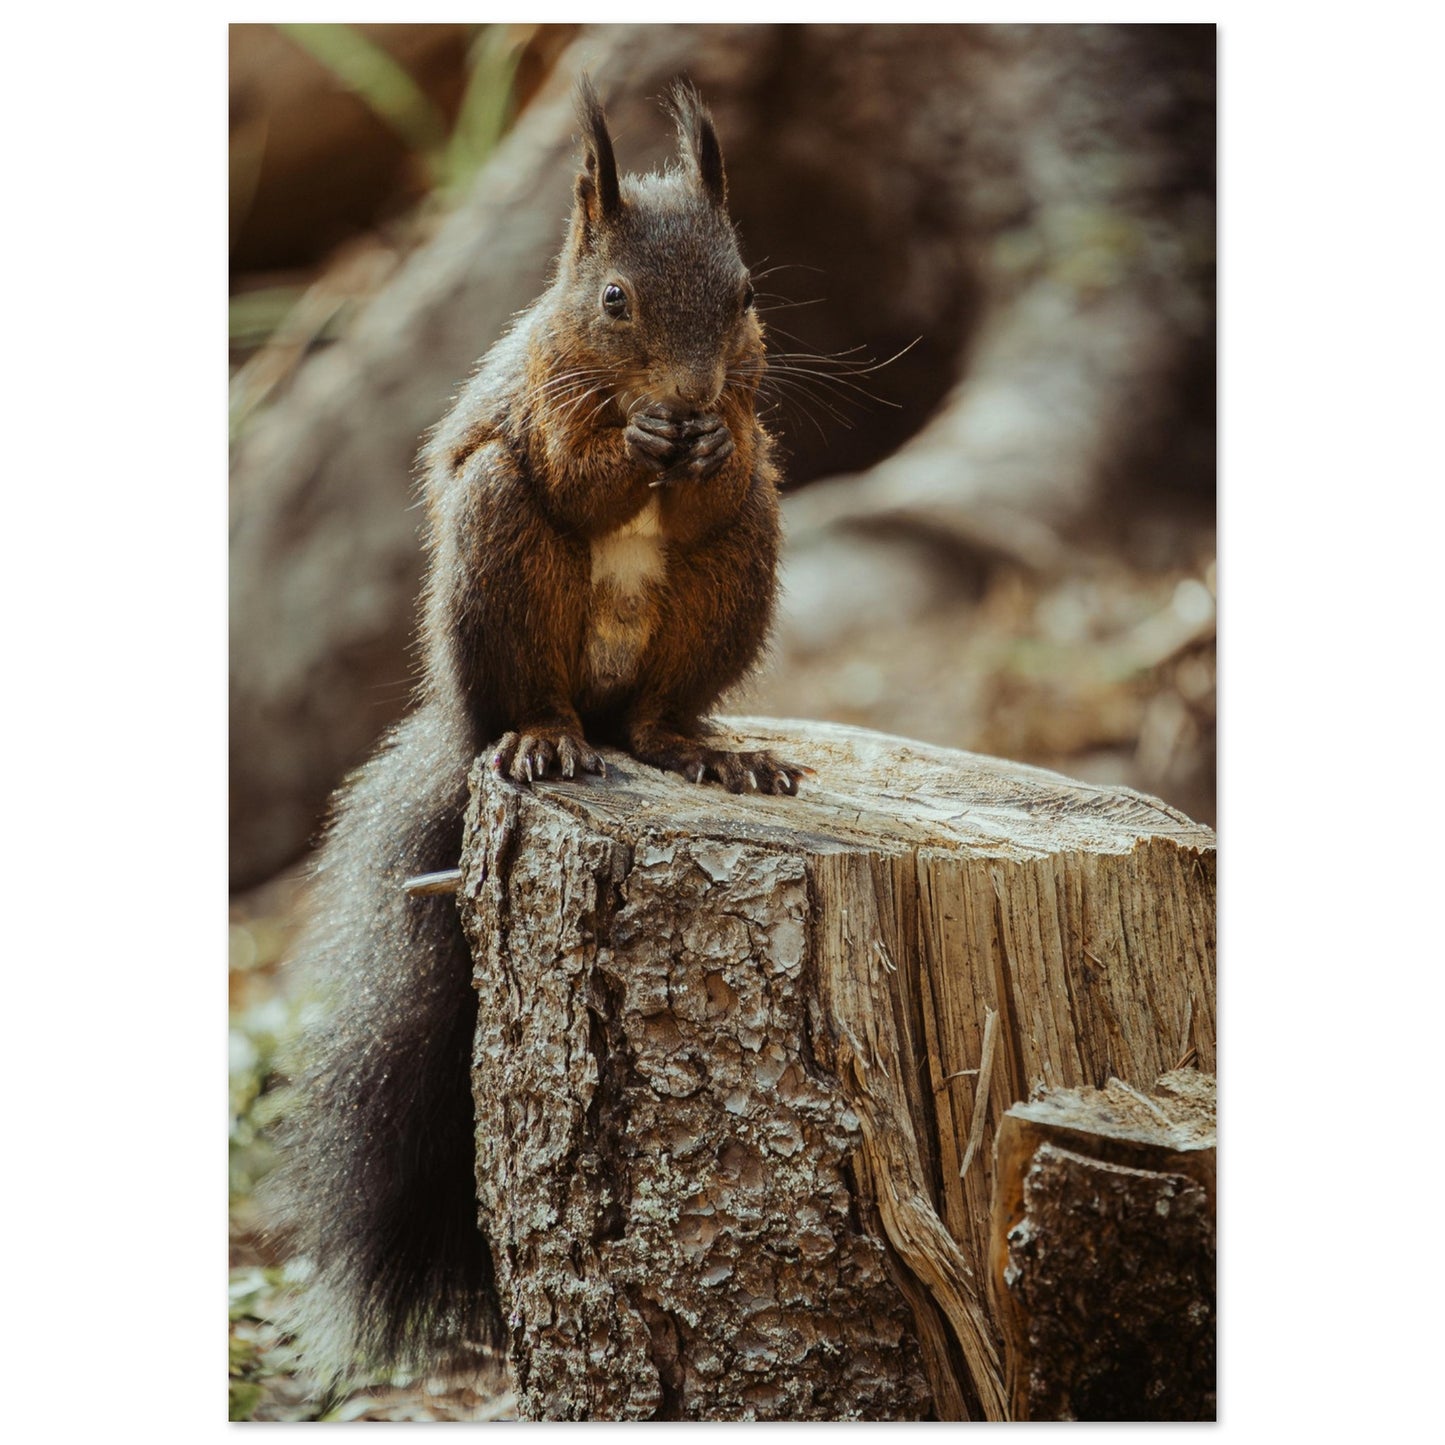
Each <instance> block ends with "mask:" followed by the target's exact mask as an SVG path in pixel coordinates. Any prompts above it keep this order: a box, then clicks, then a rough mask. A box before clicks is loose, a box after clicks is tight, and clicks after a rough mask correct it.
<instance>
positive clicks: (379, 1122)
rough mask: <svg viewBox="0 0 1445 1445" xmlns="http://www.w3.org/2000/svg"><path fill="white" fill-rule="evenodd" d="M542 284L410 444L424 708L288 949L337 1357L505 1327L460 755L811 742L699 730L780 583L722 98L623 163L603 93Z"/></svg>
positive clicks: (365, 1368) (678, 110)
mask: <svg viewBox="0 0 1445 1445" xmlns="http://www.w3.org/2000/svg"><path fill="white" fill-rule="evenodd" d="M577 106H578V117H579V120H580V123H581V128H582V145H583V154H584V166H583V169H582V171H581V173H580V174H579V175H578V177H577V181H576V187H575V195H574V201H573V208H572V215H571V220H570V224H569V227H568V233H567V239H566V243H565V245H564V248H563V251H562V254H561V256H560V257H559V258H558V262H557V266H556V271H555V274H554V277H553V279H552V281H551V283H550V285H549V287H548V289H547V290H546V291H545V292H544V293H543V294H542V296H541V297H540V298H539V299H538V300H537V301H536V302H534V303H533V305H532V306H531V307H529V308H528V309H527V310H526V311H525V312H523V313H522V314H521V316H520V317H519V318H518V319H517V321H516V323H515V325H514V326H513V327H512V329H511V330H510V331H509V332H508V334H507V335H505V336H504V337H503V338H502V339H501V340H500V341H498V342H497V344H496V345H495V346H494V347H493V348H492V349H491V350H490V351H489V352H488V353H487V355H486V356H485V357H484V358H483V359H482V361H481V363H480V365H479V367H478V369H477V371H476V373H475V375H474V376H473V378H472V379H471V381H470V382H469V384H468V385H467V386H466V387H465V389H464V390H463V392H462V394H461V396H460V397H459V399H458V401H457V403H456V405H455V407H454V408H453V410H452V412H451V413H450V415H449V416H448V417H447V419H446V420H445V421H444V422H443V423H442V424H441V425H440V427H439V428H438V429H437V430H436V432H435V434H434V435H433V437H432V438H431V440H430V442H429V444H428V445H427V447H426V448H425V451H424V453H423V468H424V483H423V485H424V499H425V506H426V519H427V523H426V530H427V545H428V559H429V560H428V573H427V580H426V584H425V589H424V592H423V598H422V623H421V632H422V655H423V662H424V671H423V677H422V680H421V683H420V686H419V692H418V702H417V707H416V709H415V711H413V712H412V714H411V715H410V716H409V717H408V718H406V719H405V720H404V721H403V722H402V723H401V724H400V725H399V726H398V727H397V728H395V729H394V730H393V732H392V733H391V734H390V735H389V737H388V738H387V739H386V741H385V742H384V743H383V744H382V747H381V749H380V751H379V752H378V754H377V756H376V757H374V758H373V759H372V761H371V762H370V763H369V764H367V765H366V766H365V767H364V768H363V769H361V770H360V772H358V773H357V774H356V775H355V776H354V777H353V778H352V779H351V780H349V782H348V783H347V784H346V786H345V787H344V788H343V789H342V791H341V792H340V794H339V795H338V798H337V800H336V803H335V806H334V811H333V817H332V822H331V825H330V829H329V832H328V835H327V838H326V841H325V843H324V845H323V848H322V850H321V853H320V856H319V861H318V864H317V867H316V870H315V883H314V892H313V902H312V911H311V916H310V919H309V921H308V924H307V927H306V929H305V931H304V934H303V937H302V939H301V941H300V943H299V945H298V949H297V961H298V963H299V965H300V967H301V968H302V970H303V971H304V972H305V973H306V974H307V975H309V977H310V978H311V980H312V981H313V983H314V985H315V986H316V987H317V988H318V991H319V992H320V993H321V995H322V998H323V1002H324V1012H323V1021H322V1022H321V1023H319V1024H317V1025H316V1026H314V1027H313V1028H312V1029H311V1032H310V1035H309V1036H308V1037H306V1038H305V1039H303V1041H302V1045H301V1050H300V1052H301V1057H302V1058H303V1059H304V1060H305V1062H304V1064H303V1065H301V1066H299V1067H298V1069H297V1070H296V1072H295V1077H294V1090H293V1093H294V1100H295V1102H294V1104H293V1106H292V1107H291V1108H290V1109H289V1110H288V1112H287V1115H286V1119H285V1121H284V1123H283V1126H282V1135H281V1138H280V1140H279V1143H280V1146H281V1163H280V1165H279V1167H278V1169H277V1171H276V1173H275V1174H274V1175H273V1180H272V1185H271V1195H272V1205H271V1210H272V1216H273V1218H274V1220H275V1223H276V1226H277V1228H278V1230H280V1231H281V1232H283V1233H285V1234H286V1235H287V1236H289V1241H290V1245H291V1248H292V1249H293V1250H294V1252H295V1253H296V1254H298V1255H300V1256H302V1257H304V1258H305V1259H306V1260H308V1261H309V1262H310V1266H311V1275H310V1278H309V1280H308V1281H307V1283H306V1285H305V1287H304V1289H303V1291H302V1292H301V1294H300V1297H299V1300H298V1302H297V1304H296V1306H295V1310H294V1314H293V1317H292V1318H291V1319H290V1320H289V1322H288V1323H289V1326H290V1328H291V1329H292V1331H293V1333H294V1335H295V1336H296V1338H297V1340H298V1342H299V1345H300V1349H301V1352H302V1357H303V1360H304V1361H305V1362H306V1363H307V1364H308V1365H309V1366H310V1367H311V1368H312V1369H313V1370H315V1371H316V1372H317V1373H318V1374H319V1375H321V1376H322V1377H323V1378H329V1379H333V1380H334V1379H338V1378H355V1377H358V1376H361V1375H365V1374H368V1373H369V1374H373V1375H376V1374H380V1373H382V1372H386V1371H395V1370H413V1371H414V1370H433V1369H436V1368H442V1367H446V1366H448V1365H454V1364H457V1363H459V1362H461V1361H464V1360H466V1359H469V1358H474V1357H475V1352H476V1351H477V1349H478V1348H479V1347H483V1346H488V1345H495V1344H497V1343H498V1342H499V1341H500V1339H501V1337H502V1319H501V1312H500V1307H499V1303H498V1300H497V1296H496V1290H495V1287H494V1282H493V1272H492V1259H491V1253H490V1249H489V1246H488V1243H487V1239H486V1236H485V1233H484V1232H483V1231H484V1227H485V1226H484V1225H483V1226H482V1227H479V1223H478V1217H477V1202H476V1187H475V1180H474V1177H473V1157H474V1145H473V1137H472V1136H473V1127H474V1124H473V1105H472V1097H471V1085H470V1060H471V1049H472V1040H473V1034H474V1031H475V1027H476V996H475V994H474V992H473V990H472V987H471V967H472V965H471V957H470V954H469V951H468V948H467V945H466V941H465V939H464V937H463V934H462V929H461V926H460V921H459V917H458V912H457V908H456V904H455V902H454V900H453V899H451V898H449V897H445V896H412V895H409V894H408V893H407V892H406V891H404V889H403V887H402V885H403V882H404V880H405V879H407V878H408V877H411V876H413V875H416V874H420V873H428V872H435V871H439V870H443V869H447V868H451V867H454V866H455V864H456V862H457V858H458V855H459V852H460V848H461V841H462V825H463V814H464V809H465V806H466V802H467V775H468V772H469V770H470V767H471V764H472V761H473V759H474V758H475V757H476V756H477V754H478V753H479V752H481V751H482V750H483V749H486V750H488V752H489V754H490V761H491V765H492V767H493V768H494V769H495V770H496V771H497V772H499V773H500V774H502V775H503V776H504V777H507V778H509V779H511V780H512V781H513V782H515V783H517V784H521V785H528V784H530V783H531V782H532V781H534V780H536V779H540V778H562V779H570V778H576V777H577V776H578V775H579V774H582V773H593V774H605V765H604V763H603V760H602V758H601V756H600V754H599V753H597V751H596V750H595V746H596V745H597V744H599V743H610V744H613V745H616V746H619V747H621V748H624V749H626V750H627V751H628V752H629V753H631V755H632V756H633V757H635V758H637V759H639V760H640V761H642V762H644V763H649V764H652V765H654V766H656V767H659V768H663V769H668V770H671V771H674V772H678V773H681V774H683V775H684V776H685V777H686V778H688V779H690V780H691V781H693V782H703V781H713V782H717V783H721V784H722V785H723V786H724V787H727V788H729V789H730V790H732V791H737V792H741V791H746V790H748V789H749V788H756V789H757V790H758V791H760V792H765V793H793V792H796V790H797V786H798V783H799V780H800V779H801V777H803V776H804V775H805V774H806V772H807V771H808V770H807V769H805V768H801V767H798V766H796V765H794V764H790V763H787V762H784V761H781V760H779V759H778V758H776V757H774V756H773V755H772V754H770V753H766V752H742V753H736V752H728V751H724V750H721V749H718V748H715V747H713V746H711V745H710V743H709V741H708V740H707V737H706V734H705V729H704V719H705V716H706V714H707V712H708V710H709V709H710V708H711V707H712V706H713V705H714V704H715V703H716V702H717V700H718V699H719V697H720V696H721V695H722V694H723V693H724V692H725V691H726V690H727V689H728V688H729V687H731V686H732V685H734V684H735V683H737V682H738V681H739V680H740V679H741V678H742V677H743V676H744V675H745V674H746V673H747V671H748V670H749V668H750V667H751V666H752V665H753V664H754V663H755V661H756V660H757V658H758V657H759V655H760V652H761V650H762V648H763V646H764V644H765V641H766V638H767V633H768V629H769V625H770V622H771V618H772V611H773V603H774V596H775V591H776V566H777V555H778V546H779V520H778V502H777V471H776V467H775V464H774V461H773V445H772V441H771V438H770V437H769V435H768V433H767V432H766V430H765V429H764V428H763V426H762V425H761V424H760V423H759V421H758V418H757V416H756V411H755V400H756V393H757V388H758V384H759V382H760V380H761V378H762V375H763V370H764V365H765V362H764V339H763V328H762V324H761V322H760V320H759V318H758V316H757V314H756V311H755V310H754V307H753V294H752V287H751V283H750V281H749V277H748V272H747V269H746V268H745V266H744V265H743V262H742V260H741V257H740V254H739V248H738V242H737V237H736V234H735V232H734V229H733V226H732V223H731V221H730V220H729V218H728V214H727V210H726V204H725V203H726V190H727V186H726V178H725V174H724V170H723V161H722V154H721V151H720V149H719V146H718V140H717V135H716V132H715V130H714V127H713V123H712V120H711V117H710V116H709V114H708V112H707V110H706V109H705V107H704V106H703V104H702V102H701V100H700V99H699V97H698V95H697V93H696V91H695V90H694V89H693V88H692V86H691V85H690V84H686V83H684V84H681V85H679V86H678V87H676V89H675V90H674V91H673V93H672V96H671V98H670V103H669V108H670V111H671V114H672V116H673V118H674V120H675V121H676V123H677V127H678V135H679V147H678V151H679V157H678V164H677V165H675V166H671V167H669V168H668V170H667V171H666V172H664V173H662V174H653V175H643V176H619V174H618V171H617V165H616V161H615V158H614V155H613V148H612V141H611V137H610V135H609V134H608V130H607V125H606V120H605V118H604V115H603V112H602V108H601V105H600V103H599V102H598V99H597V96H596V93H595V91H594V90H593V88H592V86H591V84H590V83H589V82H588V81H587V80H586V78H585V77H584V78H583V80H582V81H581V82H580V83H579V86H578V90H577Z"/></svg>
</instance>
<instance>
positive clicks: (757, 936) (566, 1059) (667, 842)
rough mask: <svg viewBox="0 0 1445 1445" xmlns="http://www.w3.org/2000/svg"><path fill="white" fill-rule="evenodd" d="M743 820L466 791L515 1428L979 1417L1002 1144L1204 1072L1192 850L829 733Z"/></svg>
mask: <svg viewBox="0 0 1445 1445" xmlns="http://www.w3.org/2000/svg"><path fill="white" fill-rule="evenodd" d="M720 729H721V731H722V732H723V734H724V737H725V739H728V740H733V741H735V743H736V745H739V746H748V747H755V746H765V747H772V748H774V749H776V750H777V751H778V752H779V753H780V754H781V755H783V756H786V757H788V758H790V759H793V760H796V761H799V762H802V763H805V764H807V765H809V766H811V767H813V768H814V769H816V776H814V777H812V778H810V779H807V780H806V782H805V784H804V788H803V791H802V795H801V796H799V797H796V798H765V797H759V796H755V795H746V796H733V795H730V794H728V793H725V792H723V791H721V790H720V789H718V788H714V787H698V786H695V785H692V784H690V783H687V782H685V781H683V780H682V779H680V778H678V777H675V776H671V775H664V774H661V773H658V772H656V771H654V770H652V769H650V768H647V767H644V766H642V765H640V764H638V763H636V762H634V761H633V760H632V759H630V758H627V757H625V756H623V755H620V754H616V753H609V754H607V762H608V769H609V775H608V777H607V778H605V779H592V778H588V779H586V780H584V781H581V782H569V783H556V784H539V785H537V786H535V787H532V788H530V789H527V788H520V787H517V786H515V785H513V784H511V783H507V782H504V781H502V780H500V779H498V778H496V777H495V776H493V775H492V774H491V773H490V771H489V770H488V769H487V768H486V767H485V764H484V763H479V765H478V767H477V770H476V772H475V773H474V777H473V784H474V793H473V800H472V807H471V811H470V813H469V816H468V826H467V835H466V841H465V844H464V849H463V858H462V881H461V885H460V894H459V903H460V905H461V908H462V913H463V917H464V920H465V923H466V926H467V930H468V934H469V937H470V939H471V942H472V947H473V952H474V956H475V960H476V985H477V988H478V991H479V994H480V1004H481V1007H480V1015H479V1017H480V1022H479V1026H478V1033H477V1042H476V1051H475V1055H474V1074H473V1077H474V1086H475V1094H476V1102H477V1177H478V1189H479V1197H480V1201H481V1213H482V1218H483V1220H484V1222H485V1227H486V1228H487V1230H488V1232H489V1234H490V1237H491V1240H492V1245H493V1251H494V1255H495V1257H496V1264H497V1278H498V1284H499V1288H500V1290H501V1292H502V1299H503V1307H504V1310H505V1311H506V1312H508V1314H509V1320H510V1351H511V1357H512V1365H513V1370H514V1373H515V1381H516V1388H517V1393H518V1401H519V1410H520V1413H521V1414H522V1415H523V1417H524V1418H526V1417H530V1418H534V1419H638V1418H642V1419H646V1418H662V1419H781V1420H803V1419H827V1420H838V1419H916V1418H927V1417H929V1416H934V1417H937V1418H941V1419H981V1418H986V1419H1004V1418H1007V1417H1008V1411H1009V1405H1008V1395H1007V1392H1006V1388H1005V1382H1004V1369H1003V1363H1002V1353H1001V1349H1000V1331H999V1328H998V1325H997V1323H996V1322H995V1320H994V1318H993V1317H992V1316H991V1314H990V1306H989V1303H988V1300H987V1298H986V1292H985V1288H984V1280H985V1278H986V1273H987V1261H988V1249H989V1233H990V1201H991V1195H992V1176H993V1149H992V1144H993V1129H994V1126H995V1122H996V1121H998V1120H1000V1119H1002V1118H1003V1116H1004V1114H1005V1112H1006V1111H1007V1110H1008V1109H1009V1107H1010V1106H1011V1105H1012V1104H1014V1103H1015V1102H1017V1101H1019V1100H1022V1099H1026V1098H1028V1097H1029V1095H1030V1094H1031V1093H1033V1092H1037V1091H1039V1090H1042V1089H1047V1088H1079V1087H1083V1086H1090V1085H1092V1086H1102V1085H1103V1084H1104V1083H1105V1082H1106V1081H1107V1080H1108V1079H1109V1078H1110V1077H1111V1076H1117V1077H1118V1078H1119V1079H1122V1080H1123V1081H1125V1082H1126V1083H1129V1084H1132V1085H1134V1086H1136V1087H1143V1088H1147V1087H1149V1086H1151V1085H1152V1084H1153V1082H1154V1081H1155V1079H1157V1078H1158V1077H1159V1075H1160V1074H1162V1073H1164V1072H1165V1071H1166V1070H1168V1069H1170V1068H1172V1067H1173V1066H1174V1065H1175V1064H1176V1063H1178V1062H1179V1061H1180V1060H1181V1059H1182V1058H1183V1057H1184V1056H1185V1054H1186V1053H1187V1052H1188V1051H1189V1050H1193V1051H1194V1055H1193V1056H1194V1057H1195V1058H1196V1059H1197V1061H1198V1063H1199V1066H1200V1067H1201V1068H1203V1069H1212V1068H1213V1066H1214V1019H1215V1005H1214V839H1213V834H1212V833H1211V832H1210V831H1209V830H1208V829H1207V828H1203V827H1201V826H1199V825H1197V824H1195V823H1192V822H1191V821H1190V820H1189V819H1187V818H1186V817H1184V816H1183V815H1182V814H1180V813H1178V812H1176V811H1174V810H1173V809H1171V808H1169V807H1167V806H1166V805H1164V804H1163V803H1160V802H1157V801H1156V800H1154V799H1151V798H1147V797H1144V796H1143V795H1141V794H1137V793H1133V792H1129V791H1127V790H1123V789H1116V788H1108V787H1096V786H1091V785H1088V784H1083V783H1076V782H1072V781H1070V780H1068V779H1066V778H1062V777H1060V776H1058V775H1056V774H1053V773H1048V772H1044V771H1042V770H1040V769H1037V768H1030V767H1024V766H1021V765H1018V764H1013V763H1007V762H1000V761H997V760H995V759H990V758H982V757H977V756H974V755H971V754H967V753H960V752H955V751H951V750H948V749H943V748H935V747H928V746H925V745H923V744H919V743H914V742H909V741H906V740H903V739H900V738H892V737H885V736H881V735H879V734H875V733H867V732H863V731H860V730H857V729H852V728H846V727H840V726H835V725H828V724H820V723H791V722H790V723H768V722H762V721H758V720H750V719H740V720H733V721H730V722H726V723H724V724H721V725H720Z"/></svg>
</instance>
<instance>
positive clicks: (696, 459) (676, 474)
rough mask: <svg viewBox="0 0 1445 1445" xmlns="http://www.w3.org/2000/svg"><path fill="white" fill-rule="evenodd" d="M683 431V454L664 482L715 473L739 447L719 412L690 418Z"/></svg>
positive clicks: (708, 475)
mask: <svg viewBox="0 0 1445 1445" xmlns="http://www.w3.org/2000/svg"><path fill="white" fill-rule="evenodd" d="M682 434H683V455H682V456H681V457H679V459H678V460H677V461H676V462H675V463H674V464H673V465H672V466H671V467H669V468H668V471H667V474H666V475H665V476H663V477H661V478H659V480H660V481H664V482H672V481H701V480H702V478H703V477H710V476H712V474H713V473H714V472H715V471H717V469H718V468H719V467H720V466H722V464H723V463H724V462H725V461H727V459H728V458H729V457H730V456H732V454H733V453H734V452H735V451H736V450H737V446H736V444H735V443H734V442H733V434H732V432H730V431H729V430H728V424H727V423H726V422H725V421H724V420H723V419H722V417H721V416H719V415H718V413H717V412H715V411H705V412H702V413H701V414H700V415H698V416H691V417H688V419H687V420H686V421H685V422H684V423H683V426H682Z"/></svg>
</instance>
